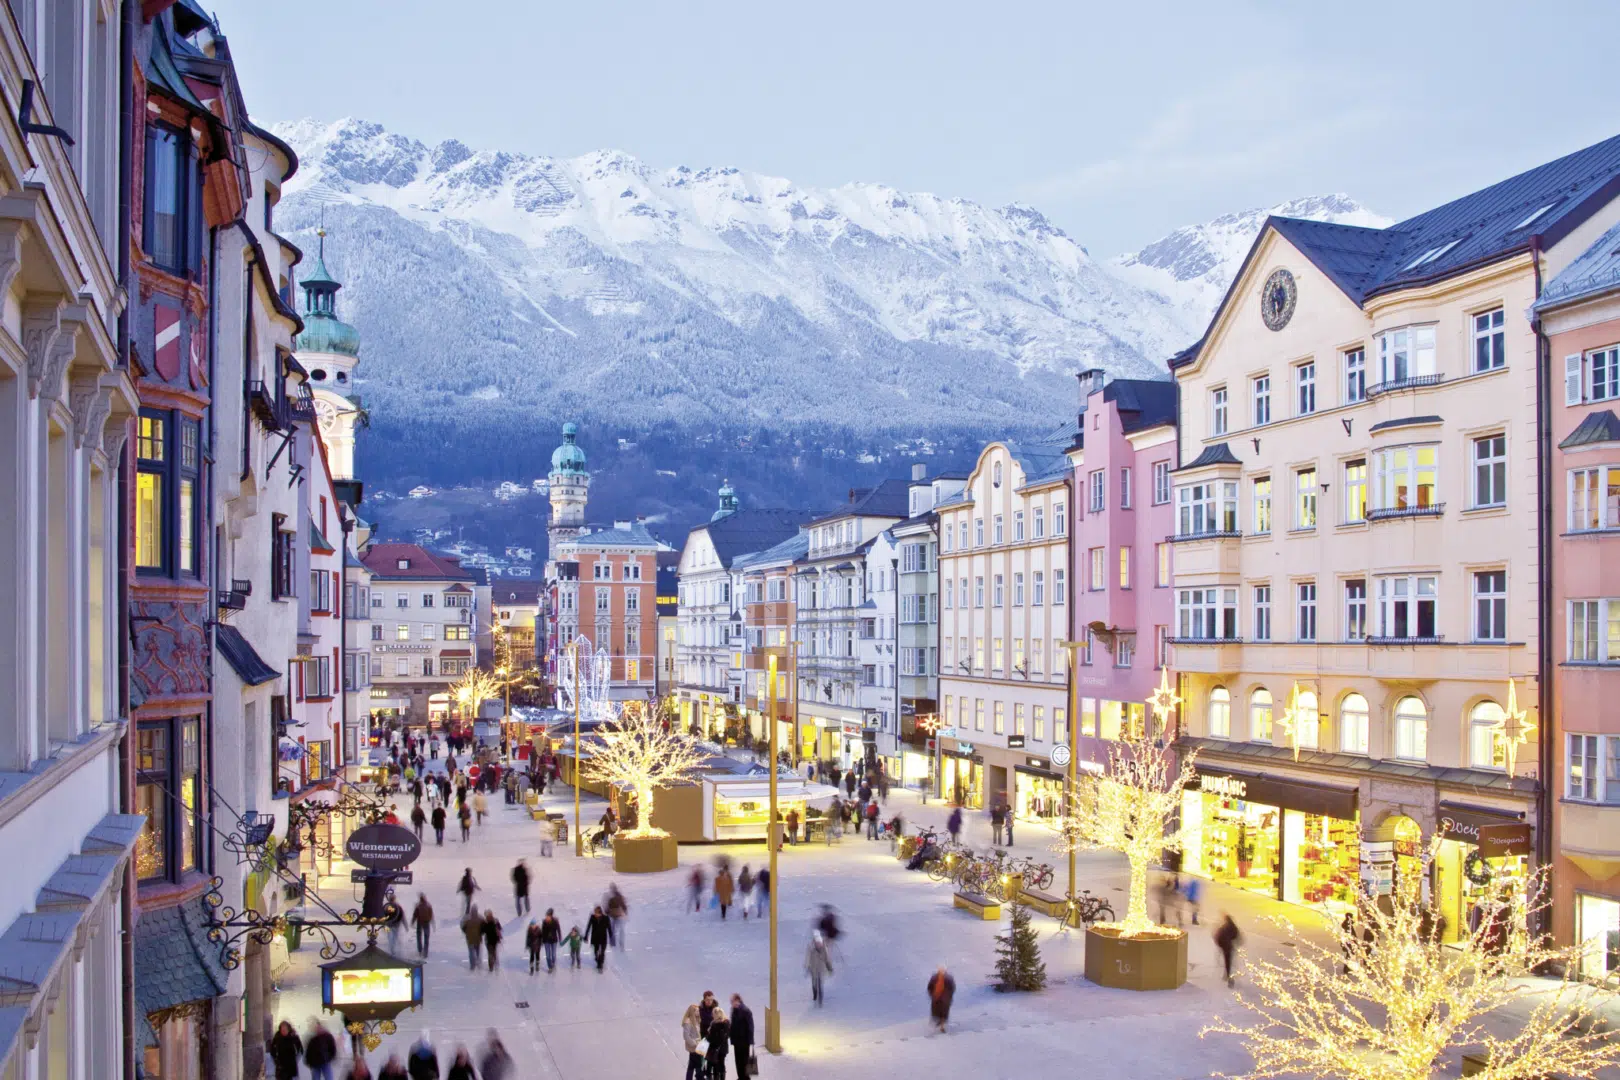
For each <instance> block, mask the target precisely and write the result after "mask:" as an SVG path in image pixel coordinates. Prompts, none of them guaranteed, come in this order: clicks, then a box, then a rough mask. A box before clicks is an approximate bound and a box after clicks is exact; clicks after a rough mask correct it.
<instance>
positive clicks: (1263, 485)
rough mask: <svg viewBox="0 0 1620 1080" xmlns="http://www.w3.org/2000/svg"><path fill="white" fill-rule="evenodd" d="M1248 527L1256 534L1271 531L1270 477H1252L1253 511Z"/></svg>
mask: <svg viewBox="0 0 1620 1080" xmlns="http://www.w3.org/2000/svg"><path fill="white" fill-rule="evenodd" d="M1249 524H1250V527H1251V528H1253V529H1254V531H1255V533H1256V534H1258V535H1261V536H1263V535H1265V534H1266V533H1269V532H1270V531H1271V477H1269V476H1257V477H1255V478H1254V513H1253V516H1252V517H1251V518H1250V520H1249Z"/></svg>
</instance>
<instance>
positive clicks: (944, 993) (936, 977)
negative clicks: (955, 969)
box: [928, 964, 956, 1034]
mask: <svg viewBox="0 0 1620 1080" xmlns="http://www.w3.org/2000/svg"><path fill="white" fill-rule="evenodd" d="M954 997H956V980H955V979H953V978H951V973H950V972H948V971H946V970H945V965H944V964H941V965H939V970H938V971H936V972H934V974H933V976H932V977H931V978H929V980H928V1016H929V1018H930V1019H931V1020H933V1022H934V1030H935V1031H938V1032H940V1033H941V1034H944V1032H945V1025H946V1024H948V1023H950V1021H951V999H953V998H954Z"/></svg>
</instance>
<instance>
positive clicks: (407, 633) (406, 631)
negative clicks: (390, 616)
mask: <svg viewBox="0 0 1620 1080" xmlns="http://www.w3.org/2000/svg"><path fill="white" fill-rule="evenodd" d="M394 640H395V641H409V640H411V624H410V623H408V622H402V623H400V624H399V625H397V626H395V627H394Z"/></svg>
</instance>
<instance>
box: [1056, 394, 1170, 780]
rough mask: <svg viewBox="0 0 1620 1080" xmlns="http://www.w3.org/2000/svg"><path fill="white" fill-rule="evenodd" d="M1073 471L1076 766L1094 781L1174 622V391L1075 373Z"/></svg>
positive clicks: (1140, 704)
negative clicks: (1076, 427)
mask: <svg viewBox="0 0 1620 1080" xmlns="http://www.w3.org/2000/svg"><path fill="white" fill-rule="evenodd" d="M1080 394H1081V400H1080V436H1079V438H1078V439H1077V440H1076V442H1075V444H1074V446H1073V447H1071V448H1070V449H1069V461H1070V463H1071V465H1072V466H1073V469H1074V500H1073V502H1074V523H1073V528H1072V529H1071V533H1072V536H1073V541H1072V543H1071V546H1070V550H1071V552H1072V553H1073V555H1072V557H1073V569H1072V571H1071V580H1072V581H1073V582H1074V603H1073V605H1072V607H1071V609H1070V610H1071V612H1072V620H1073V623H1072V627H1071V630H1072V640H1074V641H1079V642H1084V643H1085V644H1084V646H1083V647H1082V648H1081V649H1080V650H1079V655H1078V657H1077V660H1078V663H1077V664H1076V666H1075V668H1074V672H1075V679H1076V682H1077V697H1078V699H1079V718H1080V728H1079V738H1078V748H1079V753H1078V754H1077V755H1076V767H1077V768H1080V769H1084V770H1087V771H1092V772H1101V771H1102V770H1103V768H1104V767H1105V766H1106V764H1107V762H1108V749H1109V744H1110V743H1111V742H1113V741H1114V740H1116V739H1117V738H1118V737H1119V734H1120V729H1121V727H1122V726H1124V725H1126V724H1130V723H1135V722H1140V721H1141V719H1142V717H1143V714H1144V712H1145V708H1146V707H1145V705H1144V701H1145V699H1146V698H1147V696H1148V695H1149V694H1150V693H1151V692H1152V691H1153V688H1154V687H1156V686H1157V685H1158V684H1159V679H1160V674H1161V670H1162V669H1163V668H1164V666H1165V665H1166V663H1167V657H1168V654H1169V647H1168V645H1167V641H1168V638H1169V636H1170V635H1171V633H1172V631H1171V625H1172V622H1173V620H1174V616H1175V601H1174V592H1173V590H1172V589H1171V587H1170V585H1171V581H1172V577H1171V569H1172V565H1171V563H1172V557H1173V556H1172V552H1171V548H1170V537H1171V534H1173V533H1174V532H1175V516H1174V507H1173V505H1172V502H1171V483H1170V471H1171V469H1173V468H1174V467H1175V462H1176V385H1175V384H1174V383H1171V382H1158V381H1150V380H1142V379H1115V380H1113V381H1108V380H1107V378H1106V376H1105V375H1104V373H1103V372H1102V371H1100V370H1093V371H1086V372H1082V373H1081V375H1080Z"/></svg>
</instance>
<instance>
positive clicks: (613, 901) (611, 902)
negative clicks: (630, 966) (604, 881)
mask: <svg viewBox="0 0 1620 1080" xmlns="http://www.w3.org/2000/svg"><path fill="white" fill-rule="evenodd" d="M603 909H604V910H605V911H606V912H607V917H608V939H609V940H610V941H611V942H612V943H613V945H614V946H615V947H617V948H620V949H623V948H626V946H625V943H624V920H625V917H626V916H628V915H629V914H630V901H628V900H626V899H625V898H624V893H622V892H620V891H619V887H618V886H617V885H615V884H611V883H610V884H609V885H608V894H607V903H606V904H605V905H603Z"/></svg>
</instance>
